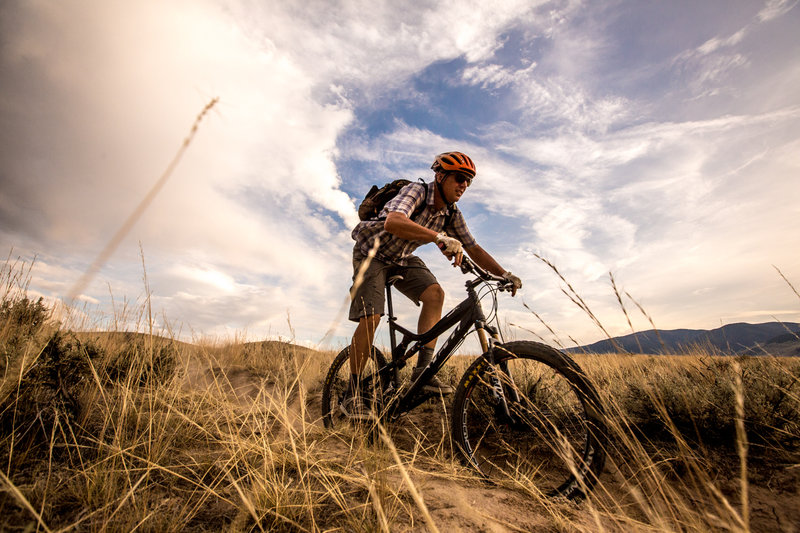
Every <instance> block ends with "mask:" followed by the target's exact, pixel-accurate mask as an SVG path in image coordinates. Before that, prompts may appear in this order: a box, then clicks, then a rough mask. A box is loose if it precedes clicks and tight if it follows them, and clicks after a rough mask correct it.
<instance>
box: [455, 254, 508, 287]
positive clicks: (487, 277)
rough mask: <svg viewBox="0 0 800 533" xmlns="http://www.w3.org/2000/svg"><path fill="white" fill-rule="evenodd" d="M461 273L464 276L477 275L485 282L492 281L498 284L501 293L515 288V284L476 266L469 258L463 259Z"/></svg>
mask: <svg viewBox="0 0 800 533" xmlns="http://www.w3.org/2000/svg"><path fill="white" fill-rule="evenodd" d="M461 272H463V273H464V274H470V273H472V274H475V275H476V276H478V278H480V279H481V280H483V281H492V282H495V283H497V288H498V289H499V290H501V291H510V290H511V289H513V288H514V283H513V282H511V281H509V280H507V279H505V278H504V277H502V276H497V275H495V274H492V273H490V272H487V271H486V270H484V269H482V268H481V267H479V266H478V265H476V264H475V263H474V262H473V261H472V260H470V259H469V258H467V257H463V258H462V259H461Z"/></svg>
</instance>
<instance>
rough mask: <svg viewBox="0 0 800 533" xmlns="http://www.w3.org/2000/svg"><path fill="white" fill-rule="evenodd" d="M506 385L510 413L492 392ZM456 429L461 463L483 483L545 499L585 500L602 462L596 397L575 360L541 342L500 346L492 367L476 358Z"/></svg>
mask: <svg viewBox="0 0 800 533" xmlns="http://www.w3.org/2000/svg"><path fill="white" fill-rule="evenodd" d="M503 363H505V365H507V368H508V370H509V372H508V374H510V376H511V378H510V379H509V378H508V377H507V375H506V374H505V373H504V372H503V371H502V367H503V366H504V365H503ZM501 383H502V387H503V390H504V392H505V396H506V398H508V399H509V411H510V416H509V414H507V413H506V411H505V409H503V407H502V404H501V402H500V401H499V400H498V399H499V396H498V395H497V394H496V392H493V391H496V390H497V387H498V385H499V384H501ZM514 391H515V392H516V393H517V396H518V397H519V401H517V402H513V401H511V399H510V398H511V397H512V395H513V392H514ZM452 432H453V438H454V440H455V442H456V443H457V446H458V448H459V451H460V452H461V454H462V458H463V459H464V461H465V462H466V463H467V464H469V465H471V466H473V467H475V468H476V469H478V471H480V472H481V473H482V474H483V475H484V476H485V477H486V478H488V479H490V480H495V481H499V480H502V479H514V480H515V482H516V483H523V484H532V485H533V487H532V488H535V490H537V491H538V492H540V493H542V494H545V495H548V496H561V497H565V498H568V499H576V498H580V497H582V496H583V495H584V494H585V492H586V491H588V490H589V489H590V488H591V486H592V485H593V484H594V483H595V481H596V479H597V476H599V475H600V472H601V471H602V470H603V465H604V463H605V451H604V444H605V437H604V435H605V422H604V414H603V409H602V407H601V404H600V401H599V398H598V395H597V392H596V391H595V389H594V387H593V386H592V384H591V383H590V382H589V380H588V379H587V378H586V376H585V375H584V373H583V372H582V371H581V369H580V368H579V367H578V365H577V364H576V363H575V362H574V361H572V359H570V358H569V357H568V356H567V355H566V354H564V353H562V352H559V351H558V350H555V349H553V348H551V347H549V346H547V345H545V344H540V343H537V342H530V341H519V342H510V343H506V344H499V345H496V346H495V348H494V364H493V363H492V357H491V354H489V353H487V354H484V355H482V356H481V357H479V358H478V359H477V360H475V362H474V363H473V364H472V365H471V366H470V367H469V368H468V369H467V371H466V372H465V373H464V376H463V377H462V379H461V382H460V383H459V385H458V388H457V389H456V393H455V398H454V400H453V417H452Z"/></svg>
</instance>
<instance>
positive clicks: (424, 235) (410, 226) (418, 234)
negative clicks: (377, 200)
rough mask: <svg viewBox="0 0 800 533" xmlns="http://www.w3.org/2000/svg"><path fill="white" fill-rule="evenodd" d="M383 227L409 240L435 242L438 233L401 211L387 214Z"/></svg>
mask: <svg viewBox="0 0 800 533" xmlns="http://www.w3.org/2000/svg"><path fill="white" fill-rule="evenodd" d="M383 229H385V230H386V231H388V232H389V233H391V234H392V235H394V236H395V237H400V238H401V239H405V240H407V241H422V242H433V241H434V240H435V239H436V235H437V233H436V232H435V231H433V230H432V229H428V228H426V227H424V226H420V225H419V224H417V223H416V222H414V221H413V220H411V219H410V218H408V217H407V216H406V215H405V214H404V213H401V212H399V211H390V212H389V214H388V215H386V221H385V222H384V223H383Z"/></svg>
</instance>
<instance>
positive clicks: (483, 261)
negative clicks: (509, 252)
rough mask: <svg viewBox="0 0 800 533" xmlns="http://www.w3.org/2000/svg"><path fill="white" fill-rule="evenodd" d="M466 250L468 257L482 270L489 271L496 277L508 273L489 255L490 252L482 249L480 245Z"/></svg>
mask: <svg viewBox="0 0 800 533" xmlns="http://www.w3.org/2000/svg"><path fill="white" fill-rule="evenodd" d="M464 249H465V250H466V251H467V255H469V256H470V257H471V258H472V260H473V261H475V262H476V263H477V264H478V266H479V267H481V268H482V269H484V270H488V271H489V272H491V273H492V274H495V275H496V276H502V275H503V274H505V273H506V269H505V268H503V267H501V266H500V263H498V262H497V261H495V259H494V257H492V256H491V255H489V252H487V251H486V250H484V249H483V248H481V247H480V245H478V244H476V245H475V246H470V247H469V248H464Z"/></svg>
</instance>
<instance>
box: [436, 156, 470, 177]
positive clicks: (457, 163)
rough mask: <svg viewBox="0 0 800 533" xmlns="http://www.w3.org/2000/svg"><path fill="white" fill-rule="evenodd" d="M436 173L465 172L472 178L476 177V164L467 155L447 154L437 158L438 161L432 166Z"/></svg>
mask: <svg viewBox="0 0 800 533" xmlns="http://www.w3.org/2000/svg"><path fill="white" fill-rule="evenodd" d="M431 168H432V169H433V170H434V172H435V171H437V170H445V171H447V172H463V173H464V174H467V175H469V176H470V177H472V178H474V177H475V163H473V162H472V159H470V158H469V157H468V156H467V155H466V154H462V153H461V152H445V153H443V154H439V155H437V156H436V160H435V161H434V162H433V165H431Z"/></svg>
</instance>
